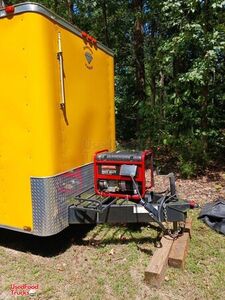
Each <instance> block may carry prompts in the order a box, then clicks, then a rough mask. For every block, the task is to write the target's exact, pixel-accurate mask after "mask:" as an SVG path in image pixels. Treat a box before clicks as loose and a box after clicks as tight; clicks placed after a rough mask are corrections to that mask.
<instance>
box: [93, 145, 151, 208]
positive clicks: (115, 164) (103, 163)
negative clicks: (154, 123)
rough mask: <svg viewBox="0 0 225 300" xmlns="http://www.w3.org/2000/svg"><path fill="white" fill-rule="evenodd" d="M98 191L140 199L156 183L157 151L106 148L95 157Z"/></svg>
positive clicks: (114, 195)
mask: <svg viewBox="0 0 225 300" xmlns="http://www.w3.org/2000/svg"><path fill="white" fill-rule="evenodd" d="M94 185H95V192H96V194H98V195H102V196H103V197H116V198H126V199H130V200H135V201H137V202H138V201H139V200H140V199H141V198H144V196H145V194H146V192H147V191H150V190H151V188H152V187H153V185H154V181H153V152H152V150H145V151H115V152H108V150H102V151H99V152H97V153H96V154H95V157H94Z"/></svg>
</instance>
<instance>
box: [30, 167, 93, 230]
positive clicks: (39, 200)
mask: <svg viewBox="0 0 225 300" xmlns="http://www.w3.org/2000/svg"><path fill="white" fill-rule="evenodd" d="M93 174H94V172H93V164H89V165H85V166H82V167H79V168H76V169H74V170H71V171H68V172H65V173H62V174H60V175H55V176H52V177H48V178H43V177H32V178H31V191H32V207H33V232H32V233H33V234H35V235H39V236H49V235H53V234H56V233H58V232H60V231H62V230H63V229H64V228H66V227H67V226H68V225H69V222H68V206H69V205H70V203H71V201H72V200H73V197H75V196H77V195H79V194H81V193H83V192H85V191H86V190H87V189H89V188H91V187H93V185H94V175H93Z"/></svg>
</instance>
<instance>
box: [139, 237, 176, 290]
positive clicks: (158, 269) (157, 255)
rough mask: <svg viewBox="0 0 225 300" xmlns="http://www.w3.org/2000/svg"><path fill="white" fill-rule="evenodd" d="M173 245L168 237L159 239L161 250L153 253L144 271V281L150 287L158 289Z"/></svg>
mask: <svg viewBox="0 0 225 300" xmlns="http://www.w3.org/2000/svg"><path fill="white" fill-rule="evenodd" d="M172 244H173V239H172V238H171V237H169V236H164V237H162V239H161V245H162V247H161V248H158V249H156V251H155V252H154V254H153V256H152V258H151V261H150V263H149V266H148V267H147V269H146V270H145V281H146V282H147V283H149V284H150V285H152V286H155V287H160V286H161V284H162V282H163V280H164V278H165V272H166V269H167V266H168V257H169V253H170V250H171V247H172Z"/></svg>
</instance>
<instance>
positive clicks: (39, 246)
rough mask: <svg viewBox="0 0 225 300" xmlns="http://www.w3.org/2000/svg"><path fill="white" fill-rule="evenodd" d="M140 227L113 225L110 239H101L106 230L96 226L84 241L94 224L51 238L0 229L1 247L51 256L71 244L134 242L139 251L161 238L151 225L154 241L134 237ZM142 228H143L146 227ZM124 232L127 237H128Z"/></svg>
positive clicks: (63, 250) (94, 245)
mask: <svg viewBox="0 0 225 300" xmlns="http://www.w3.org/2000/svg"><path fill="white" fill-rule="evenodd" d="M142 226H143V224H129V225H127V226H124V225H121V226H115V231H114V232H113V235H112V236H111V237H110V238H108V237H106V236H104V235H103V236H102V234H100V233H101V231H104V232H105V233H107V229H106V228H104V229H103V228H102V227H99V228H97V230H95V231H94V233H93V235H91V236H90V237H89V238H88V239H84V238H85V236H86V235H87V233H88V232H90V231H91V230H92V229H93V228H94V225H71V226H69V227H68V228H66V229H65V230H63V231H62V232H60V233H59V234H56V235H54V236H50V237H38V236H34V235H29V234H25V233H20V232H16V231H12V230H7V229H0V246H2V247H5V248H9V249H13V250H16V251H21V252H29V253H31V254H34V255H39V256H43V257H53V256H57V255H59V254H62V253H64V252H65V251H66V250H67V249H69V248H70V247H71V246H72V245H83V246H89V247H104V246H106V245H109V244H129V243H131V242H135V243H136V244H137V247H138V248H140V250H142V249H141V245H142V244H144V243H146V242H147V243H153V244H154V245H156V244H157V242H158V240H159V239H160V233H161V231H160V229H159V228H158V227H157V226H154V225H153V224H151V225H148V227H149V228H150V229H151V230H152V229H154V230H156V231H157V232H158V236H157V237H156V238H152V237H151V232H149V236H147V237H146V236H145V237H140V238H137V237H135V236H134V235H133V233H134V232H137V231H141V227H142ZM144 226H146V224H145V225H144ZM121 227H122V228H123V233H122V235H120V237H119V238H118V235H117V233H118V230H120V231H121ZM127 233H128V235H129V237H127ZM99 234H100V235H101V239H98V235H99ZM125 235H126V237H125Z"/></svg>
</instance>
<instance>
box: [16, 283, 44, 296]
mask: <svg viewBox="0 0 225 300" xmlns="http://www.w3.org/2000/svg"><path fill="white" fill-rule="evenodd" d="M10 289H11V295H13V296H29V297H35V296H36V295H37V291H38V289H39V284H32V285H31V284H15V283H13V284H11V287H10Z"/></svg>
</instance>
